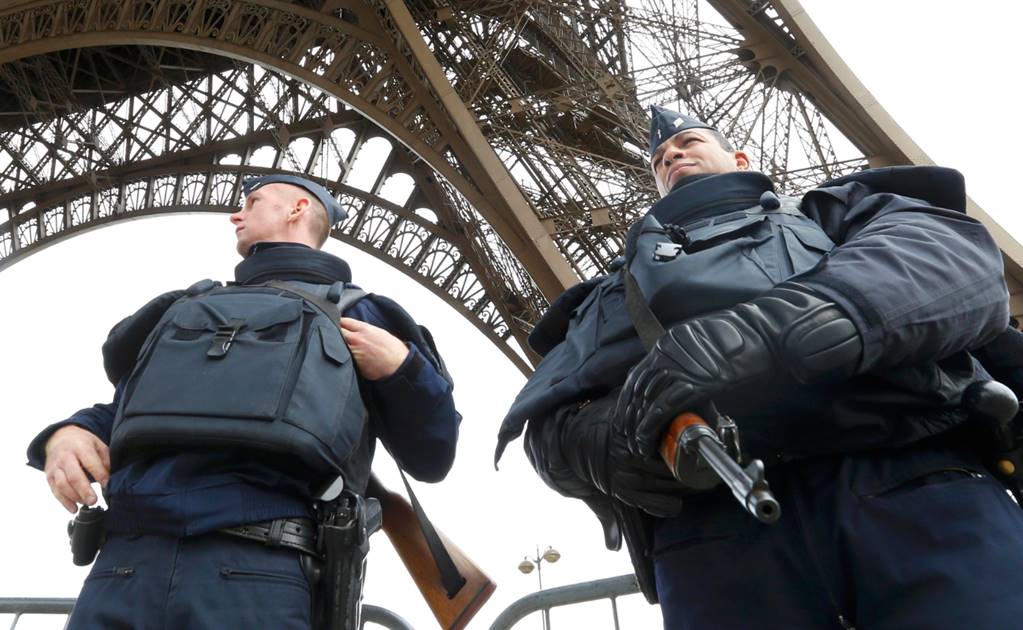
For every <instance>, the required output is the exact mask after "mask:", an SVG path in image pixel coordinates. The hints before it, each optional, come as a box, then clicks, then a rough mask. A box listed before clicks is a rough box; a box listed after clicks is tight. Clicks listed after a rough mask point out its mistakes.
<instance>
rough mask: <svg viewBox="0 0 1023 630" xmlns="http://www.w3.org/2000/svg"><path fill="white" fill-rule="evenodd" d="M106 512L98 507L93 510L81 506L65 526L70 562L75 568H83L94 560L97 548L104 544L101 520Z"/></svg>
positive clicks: (104, 534) (104, 536)
mask: <svg viewBox="0 0 1023 630" xmlns="http://www.w3.org/2000/svg"><path fill="white" fill-rule="evenodd" d="M105 516H106V510H104V509H103V508H101V507H99V506H98V505H97V506H96V507H94V508H91V507H86V506H82V508H81V509H79V510H78V514H75V518H74V520H72V521H69V522H68V524H67V535H68V538H70V539H71V561H72V562H74V563H75V566H78V567H84V566H88V565H90V564H92V561H93V560H95V559H96V554H97V553H98V552H99V548H100V547H102V546H103V543H104V542H106V532H105V531H104V529H103V518H104V517H105Z"/></svg>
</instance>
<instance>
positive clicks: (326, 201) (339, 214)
mask: <svg viewBox="0 0 1023 630" xmlns="http://www.w3.org/2000/svg"><path fill="white" fill-rule="evenodd" d="M267 184H291V185H292V186H299V187H301V188H305V189H306V190H308V191H309V192H311V193H312V194H313V196H314V197H316V199H317V201H319V202H320V203H322V204H323V207H324V208H326V209H327V218H328V219H329V220H330V224H331V225H337V224H338V223H341V222H342V221H344V220H345V218H347V217H348V213H347V212H345V210H344V208H342V207H341V204H339V203H338V202H337V199H334V196H333V195H331V194H330V192H329V191H328V190H327V189H326V188H324V187H323V186H320V185H319V184H317V183H316V182H311V181H309V180H308V179H305V178H303V177H297V176H295V175H263V176H261V177H250V178H248V179H246V180H245V181H243V182H242V192H244V193H245V194H246V195H250V194H252V192H253V191H255V190H258V189H259V188H262V187H263V186H266V185H267Z"/></svg>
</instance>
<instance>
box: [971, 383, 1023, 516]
mask: <svg viewBox="0 0 1023 630" xmlns="http://www.w3.org/2000/svg"><path fill="white" fill-rule="evenodd" d="M963 407H965V409H966V410H967V412H969V414H970V419H971V420H973V421H974V422H977V423H979V424H980V425H981V427H983V430H984V434H985V435H984V442H983V445H982V447H981V450H982V454H983V456H984V458H985V460H986V463H987V465H988V466H989V467H990V468H991V469H992V472H994V473H995V476H996V477H997V478H998V479H999V480H1001V481H1002V483H1004V484H1005V485H1006V487H1007V488H1008V489H1009V491H1010V492H1011V493H1012V495H1013V496H1014V497H1015V498H1016V501H1017V503H1020V505H1021V507H1023V418H1021V417H1020V416H1021V414H1020V413H1019V409H1020V405H1019V400H1017V399H1016V395H1015V394H1014V393H1013V391H1012V390H1011V389H1009V388H1008V387H1006V386H1005V385H1003V384H1001V383H999V382H997V381H978V382H976V383H973V384H971V385H970V386H969V387H967V388H966V391H965V392H963Z"/></svg>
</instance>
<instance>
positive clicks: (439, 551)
mask: <svg viewBox="0 0 1023 630" xmlns="http://www.w3.org/2000/svg"><path fill="white" fill-rule="evenodd" d="M266 284H267V285H268V286H271V287H273V288H275V289H283V290H285V291H290V292H292V293H295V294H297V295H299V296H301V297H303V298H305V299H306V300H307V301H309V302H312V303H313V304H315V305H316V306H318V307H319V308H320V309H321V310H323V311H324V312H326V313H332V312H333V313H338V312H340V313H343V312H344V310H345V309H346V308H347V307H348V306H350V305H351V304H353V303H354V302H356V301H357V300H359V299H361V298H362V297H364V296H365V295H366V292H365V291H362V290H354V289H350V290H346V291H345V293H344V294H343V297H342V299H341V300H342V303H341V304H331V303H330V302H328V301H327V300H325V299H323V298H322V297H320V296H318V295H314V294H312V293H309V292H307V291H303V290H302V289H299V288H298V287H294V286H292V285H289V284H288V283H286V282H279V281H276V280H273V281H270V282H268V283H266ZM395 463H397V462H395ZM398 472H399V473H400V474H401V480H402V482H403V483H404V484H405V490H406V492H408V498H409V502H410V503H411V504H412V509H413V510H414V511H415V513H416V519H417V520H418V521H419V529H421V530H422V532H423V538H425V539H426V544H427V546H429V547H430V555H432V556H433V561H434V562H435V563H436V564H437V570H438V571H440V580H441V584H443V585H444V590H446V591H447V594H448V599H454V597H455V595H457V594H458V591H460V590H462V587H463V586H465V583H466V579H465V576H463V575H462V574H461V573H459V571H458V567H456V566H455V561H454V560H452V559H451V554H450V553H448V550H447V547H445V546H444V541H442V540H441V539H440V535H438V534H437V529H436V528H435V527H434V526H433V523H431V522H430V519H429V518H428V517H427V516H426V512H425V511H423V506H422V505H421V504H420V503H419V498H418V497H416V493H415V492H413V491H412V486H411V485H410V484H409V482H408V478H407V477H406V476H405V471H404V470H402V468H401V465H398Z"/></svg>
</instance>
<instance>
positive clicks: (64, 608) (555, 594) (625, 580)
mask: <svg viewBox="0 0 1023 630" xmlns="http://www.w3.org/2000/svg"><path fill="white" fill-rule="evenodd" d="M638 592H639V584H638V583H637V582H636V576H635V575H632V574H629V575H619V576H617V577H612V578H604V579H602V580H593V581H591V582H581V583H579V584H570V585H568V586H559V587H556V588H549V589H545V590H542V591H538V592H536V593H531V594H529V595H526V596H525V597H523V598H521V599H519V600H518V601H516V602H515V603H513V604H512V605H510V606H508V607H507V608H505V609H504V610H503V611H502V612H501V614H500V615H498V617H497V619H495V620H494V623H493V624H491V626H490V630H508V629H509V628H511V627H512V626H514V625H515V624H516V623H518V622H519V621H521V620H522V619H524V618H525V617H526V616H528V615H530V614H532V613H534V612H538V611H540V612H543V613H547V612H549V611H550V610H551V609H552V608H557V607H559V606H571V605H572V604H581V603H583V602H592V601H596V600H598V599H610V600H611V615H612V616H613V618H614V627H615V630H619V624H618V603H617V598H618V597H621V596H623V595H631V594H633V593H638ZM74 605H75V600H74V599H73V598H39V597H4V598H0V615H11V614H13V615H14V622H13V623H12V624H11V630H14V629H15V627H16V626H17V625H18V620H19V619H21V617H22V615H67V614H69V613H70V612H71V608H72V607H73V606H74ZM362 623H363V626H365V624H367V623H375V624H379V625H381V626H383V627H385V628H388V629H389V630H413V628H412V626H411V625H409V623H408V622H407V621H405V620H404V619H402V618H401V617H400V616H398V615H397V614H396V613H394V612H392V611H390V610H388V609H386V608H381V607H379V606H372V605H369V604H366V605H364V606H363V607H362Z"/></svg>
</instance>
